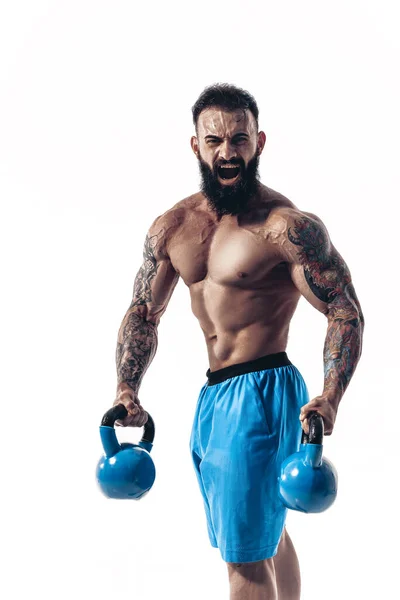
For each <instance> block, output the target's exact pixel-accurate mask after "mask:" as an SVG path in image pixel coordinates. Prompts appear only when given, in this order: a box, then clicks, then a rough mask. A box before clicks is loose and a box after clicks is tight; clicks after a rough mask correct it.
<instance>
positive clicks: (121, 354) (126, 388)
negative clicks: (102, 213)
mask: <svg viewBox="0 0 400 600" xmlns="http://www.w3.org/2000/svg"><path fill="white" fill-rule="evenodd" d="M167 231H168V228H167V227H166V222H165V220H163V217H159V218H157V219H156V220H155V221H154V223H153V224H152V226H151V227H150V229H149V231H148V233H147V235H146V239H145V243H144V249H143V263H142V266H141V267H140V269H139V271H138V273H137V275H136V278H135V283H134V287H133V298H132V302H131V305H130V307H129V309H128V310H127V312H126V314H125V316H124V318H123V321H122V323H121V326H120V329H119V332H118V342H117V351H116V363H117V379H118V385H117V394H116V399H115V402H114V404H118V403H123V404H124V405H125V407H126V408H127V410H128V411H129V414H128V416H127V417H125V419H124V420H123V421H121V422H120V423H121V424H122V425H123V426H128V425H131V426H138V427H141V426H142V425H144V424H145V422H146V421H147V414H146V413H145V411H144V410H143V408H142V407H141V405H140V401H139V398H138V390H139V387H140V384H141V382H142V379H143V376H144V374H145V372H146V371H147V369H148V367H149V365H150V363H151V361H152V360H153V358H154V355H155V353H156V350H157V343H158V338H157V326H158V324H159V321H160V319H161V316H162V315H163V313H164V312H165V310H166V308H167V305H168V302H169V299H170V298H171V295H172V292H173V290H174V288H175V286H176V284H177V282H178V279H179V275H178V273H177V272H176V271H175V269H174V268H173V266H172V264H171V261H170V260H169V257H168V255H167V252H166V236H167ZM120 423H119V422H117V425H118V424H120Z"/></svg>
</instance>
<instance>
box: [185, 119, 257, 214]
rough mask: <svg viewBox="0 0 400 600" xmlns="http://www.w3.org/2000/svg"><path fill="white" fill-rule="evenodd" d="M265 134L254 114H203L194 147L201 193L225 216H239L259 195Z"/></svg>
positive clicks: (194, 139) (217, 211)
mask: <svg viewBox="0 0 400 600" xmlns="http://www.w3.org/2000/svg"><path fill="white" fill-rule="evenodd" d="M264 144H265V134H264V133H263V132H262V131H261V132H259V133H258V132H257V124H256V121H255V118H254V116H253V114H252V112H251V111H249V110H243V109H238V110H235V111H232V112H227V111H225V110H222V109H220V108H209V109H207V110H204V111H202V112H201V113H200V115H199V118H198V121H197V137H192V140H191V145H192V149H193V151H194V153H195V154H196V156H197V158H198V160H199V167H200V173H201V178H202V185H201V189H202V192H203V193H204V195H205V196H206V197H207V199H208V203H209V205H210V207H211V208H212V209H213V210H214V211H215V212H216V213H217V214H218V216H219V217H220V216H222V215H224V214H231V215H235V214H239V213H240V212H242V211H243V209H244V208H245V207H246V206H247V204H248V202H249V200H250V198H251V197H252V196H254V194H255V193H256V191H257V184H258V170H257V169H258V161H259V156H260V154H261V152H262V150H263V148H264Z"/></svg>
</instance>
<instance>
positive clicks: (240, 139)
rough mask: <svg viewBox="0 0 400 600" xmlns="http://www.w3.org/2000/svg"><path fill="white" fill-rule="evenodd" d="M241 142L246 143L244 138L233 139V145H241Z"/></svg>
mask: <svg viewBox="0 0 400 600" xmlns="http://www.w3.org/2000/svg"><path fill="white" fill-rule="evenodd" d="M243 142H247V138H246V137H240V138H235V144H242V143H243Z"/></svg>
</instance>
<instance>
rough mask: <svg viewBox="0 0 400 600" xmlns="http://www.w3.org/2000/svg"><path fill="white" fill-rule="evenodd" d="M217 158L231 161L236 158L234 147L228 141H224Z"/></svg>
mask: <svg viewBox="0 0 400 600" xmlns="http://www.w3.org/2000/svg"><path fill="white" fill-rule="evenodd" d="M219 156H220V158H222V159H223V160H231V159H232V158H236V157H237V152H236V147H235V145H234V144H232V143H231V142H230V141H229V140H224V141H223V142H222V144H221V145H220V147H219Z"/></svg>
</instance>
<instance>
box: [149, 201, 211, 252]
mask: <svg viewBox="0 0 400 600" xmlns="http://www.w3.org/2000/svg"><path fill="white" fill-rule="evenodd" d="M203 203H204V197H203V196H202V194H200V193H196V194H192V195H191V196H188V197H187V198H183V200H180V201H179V202H177V203H176V204H174V205H173V206H171V207H170V208H168V209H167V210H166V211H165V212H163V213H162V214H160V215H158V217H156V218H155V219H154V221H153V223H152V224H151V226H150V228H149V236H157V238H158V247H159V249H160V250H161V251H162V253H163V254H165V255H168V250H167V248H168V243H169V242H170V241H171V239H172V238H173V237H174V236H175V235H176V233H177V232H178V230H179V229H180V228H181V227H182V226H183V225H184V223H185V221H186V220H187V218H188V216H189V215H190V213H192V212H193V211H195V210H199V209H200V207H201V205H202V204H203Z"/></svg>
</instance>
